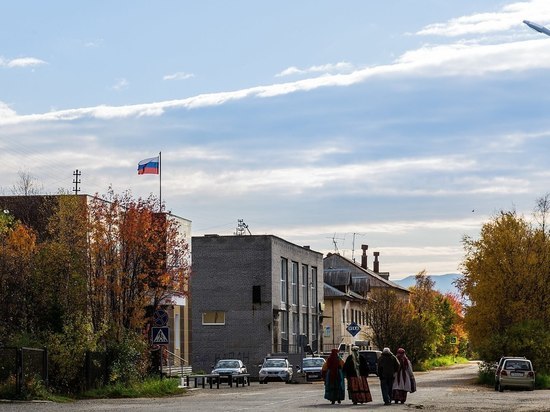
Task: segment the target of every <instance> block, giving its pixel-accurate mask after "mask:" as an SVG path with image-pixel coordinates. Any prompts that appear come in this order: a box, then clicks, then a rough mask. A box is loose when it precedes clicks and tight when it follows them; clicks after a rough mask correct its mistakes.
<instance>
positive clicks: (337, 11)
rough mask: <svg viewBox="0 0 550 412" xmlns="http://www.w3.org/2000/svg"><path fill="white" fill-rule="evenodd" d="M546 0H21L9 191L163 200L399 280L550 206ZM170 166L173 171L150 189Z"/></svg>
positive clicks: (12, 81) (0, 29)
mask: <svg viewBox="0 0 550 412" xmlns="http://www.w3.org/2000/svg"><path fill="white" fill-rule="evenodd" d="M523 20H531V21H535V22H537V23H539V24H543V25H550V2H549V1H547V0H531V1H502V0H499V1H496V0H481V1H480V0H475V1H474V0H462V1H460V2H443V1H440V0H417V1H415V2H411V1H405V0H396V1H392V2H381V1H376V2H375V1H362V0H351V1H346V2H334V1H326V0H302V1H288V0H279V1H277V2H258V1H252V0H235V1H231V2H228V1H221V0H220V1H201V2H191V1H176V0H166V1H162V2H150V1H142V0H138V1H136V0H132V1H129V0H121V1H116V2H112V1H101V0H99V1H82V2H74V1H53V2H38V1H28V0H21V1H17V2H7V3H6V4H4V5H3V6H2V13H1V14H0V38H2V39H3V42H1V43H0V150H1V152H0V153H1V156H2V162H1V166H0V167H1V173H0V193H1V194H4V195H11V194H13V193H14V187H15V186H17V183H18V182H19V179H20V176H21V174H26V175H27V176H31V177H32V179H33V184H34V185H35V188H36V189H37V190H38V191H39V192H40V193H47V194H55V193H58V192H59V191H60V190H62V191H65V192H67V191H68V192H70V191H72V190H73V189H74V184H73V179H74V176H73V172H74V171H75V170H79V171H81V173H82V174H81V176H80V180H81V184H80V190H81V192H80V193H86V194H92V195H93V194H96V193H97V194H100V195H102V194H105V193H107V191H108V189H109V187H112V188H113V190H114V191H115V192H116V193H120V194H121V193H123V192H125V191H130V193H131V194H132V195H133V196H134V197H135V198H140V197H148V196H149V195H150V194H153V195H155V196H159V195H160V193H162V201H163V202H164V203H165V206H166V209H167V210H169V211H171V212H172V213H173V214H175V215H178V216H181V217H184V218H186V219H189V220H191V221H192V227H193V229H192V230H193V235H194V236H201V235H204V234H211V233H217V234H220V235H231V234H234V233H235V230H236V227H237V222H238V220H239V219H242V220H243V221H244V222H245V223H246V224H247V225H248V228H249V230H250V232H251V233H252V234H254V235H260V234H272V235H276V236H278V237H281V238H283V239H286V240H288V241H290V242H292V243H295V244H297V245H308V246H310V247H311V248H312V249H313V250H316V251H319V252H322V253H325V254H326V253H328V252H333V253H334V252H336V251H337V252H338V253H341V254H343V255H344V256H346V257H348V258H355V259H356V260H357V261H358V262H360V255H361V245H362V244H367V245H369V250H368V253H369V266H370V267H372V262H373V257H372V253H373V252H374V251H378V252H380V270H381V271H387V272H390V279H394V280H397V279H400V278H403V277H405V276H409V275H414V274H416V273H418V272H420V271H423V270H425V271H426V272H427V273H428V274H429V275H437V274H445V273H459V272H460V263H461V262H462V260H463V259H464V249H463V244H462V240H463V237H464V236H470V237H474V238H476V237H479V233H480V229H481V227H482V225H483V224H484V223H486V222H488V221H489V220H490V219H491V218H492V217H494V216H495V214H496V213H498V212H499V211H501V210H506V211H507V210H515V211H517V212H518V213H520V214H523V215H525V216H529V215H531V213H532V211H533V209H534V206H535V202H536V200H537V199H538V198H540V197H542V196H544V195H545V194H547V193H548V192H550V185H549V184H548V182H549V181H550V158H549V155H550V106H549V105H548V103H549V100H550V93H549V88H550V81H549V80H550V37H548V36H545V35H544V34H541V33H538V32H536V31H534V30H532V29H530V28H529V27H527V26H526V25H525V24H523V23H522V21H523ZM159 153H161V163H162V164H161V167H162V173H161V176H160V179H159V176H158V175H139V176H138V174H137V164H138V162H139V161H140V160H142V159H145V158H149V157H154V156H157V155H158V154H159Z"/></svg>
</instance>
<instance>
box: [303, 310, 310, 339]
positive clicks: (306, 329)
mask: <svg viewBox="0 0 550 412" xmlns="http://www.w3.org/2000/svg"><path fill="white" fill-rule="evenodd" d="M308 326H309V322H308V318H307V313H302V334H303V335H306V336H307V335H308V334H309V327H308Z"/></svg>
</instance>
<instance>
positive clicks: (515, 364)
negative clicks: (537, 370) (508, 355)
mask: <svg viewBox="0 0 550 412" xmlns="http://www.w3.org/2000/svg"><path fill="white" fill-rule="evenodd" d="M504 369H507V370H516V369H519V370H524V371H528V370H531V367H530V365H529V362H527V361H521V360H518V361H507V362H506V363H505V365H504Z"/></svg>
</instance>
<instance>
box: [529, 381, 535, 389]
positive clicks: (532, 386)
mask: <svg viewBox="0 0 550 412" xmlns="http://www.w3.org/2000/svg"><path fill="white" fill-rule="evenodd" d="M529 390H530V391H534V390H535V382H533V383H532V384H531V387H530V388H529Z"/></svg>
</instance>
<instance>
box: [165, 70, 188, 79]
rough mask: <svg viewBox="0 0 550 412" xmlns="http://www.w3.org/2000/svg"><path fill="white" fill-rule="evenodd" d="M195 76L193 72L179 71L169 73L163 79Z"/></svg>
mask: <svg viewBox="0 0 550 412" xmlns="http://www.w3.org/2000/svg"><path fill="white" fill-rule="evenodd" d="M192 77H195V75H194V74H193V73H185V72H177V73H173V74H167V75H166V76H164V77H163V78H162V80H186V79H190V78H192Z"/></svg>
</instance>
